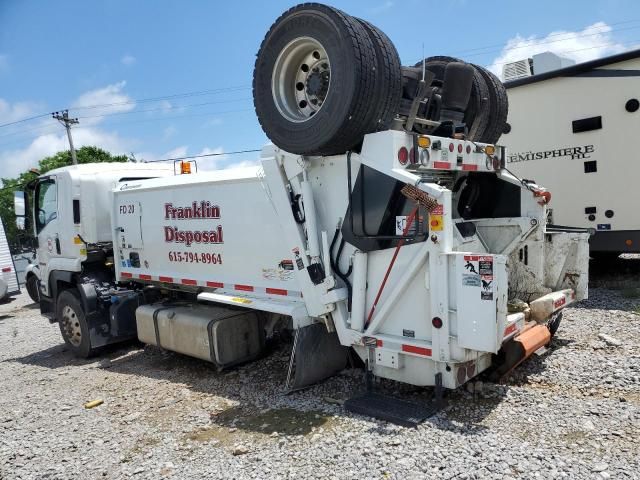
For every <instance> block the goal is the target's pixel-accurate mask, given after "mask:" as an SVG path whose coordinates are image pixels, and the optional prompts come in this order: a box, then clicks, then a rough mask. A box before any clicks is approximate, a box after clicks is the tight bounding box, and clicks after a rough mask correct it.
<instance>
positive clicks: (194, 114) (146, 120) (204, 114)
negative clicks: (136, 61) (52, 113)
mask: <svg viewBox="0 0 640 480" xmlns="http://www.w3.org/2000/svg"><path fill="white" fill-rule="evenodd" d="M253 111H254V110H253V108H243V109H235V110H224V111H221V112H201V113H192V114H188V115H172V116H163V117H156V118H143V119H138V120H132V121H129V122H113V123H109V122H107V123H100V124H98V125H86V126H80V127H76V128H75V130H86V129H89V128H95V127H113V126H122V125H132V124H137V123H145V122H158V121H167V120H175V119H182V118H193V117H208V116H210V117H216V116H218V115H226V114H230V113H246V112H253ZM81 118H82V117H81ZM51 128H52V127H51V125H41V126H39V127H36V128H33V129H31V130H25V131H21V132H12V133H10V134H7V135H4V136H7V137H8V136H12V135H17V134H20V133H26V132H28V131H36V130H42V129H49V130H45V131H42V132H38V133H37V134H36V136H35V137H34V136H33V135H29V134H27V135H26V136H25V137H22V138H18V139H15V140H11V141H8V142H4V143H0V147H4V146H6V145H12V144H14V143H20V142H24V141H28V140H29V139H30V138H37V137H38V136H41V135H48V134H50V133H55V131H56V130H55V127H53V129H51ZM0 137H2V136H0Z"/></svg>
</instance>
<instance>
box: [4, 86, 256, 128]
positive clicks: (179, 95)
mask: <svg viewBox="0 0 640 480" xmlns="http://www.w3.org/2000/svg"><path fill="white" fill-rule="evenodd" d="M250 88H251V87H250V86H246V85H236V86H231V87H225V88H217V89H209V90H197V91H193V92H185V93H174V94H170V95H164V96H159V97H148V98H141V99H133V100H128V101H126V102H113V103H104V104H95V105H83V106H78V107H71V108H69V109H70V110H81V109H82V110H84V109H93V108H105V107H113V106H120V105H131V104H135V103H147V102H159V101H161V100H170V99H174V98H187V97H193V96H199V95H216V94H219V93H226V92H231V91H238V90H248V89H250ZM69 109H67V110H69ZM60 110H64V109H60ZM49 115H50V113H42V114H40V115H34V116H32V117H27V118H22V119H20V120H16V121H13V122H8V123H4V124H0V128H1V127H7V126H9V125H15V124H16V123H22V122H27V121H30V120H35V119H37V118H41V117H48V116H49Z"/></svg>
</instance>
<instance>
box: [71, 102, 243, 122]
mask: <svg viewBox="0 0 640 480" xmlns="http://www.w3.org/2000/svg"><path fill="white" fill-rule="evenodd" d="M246 100H251V99H250V98H234V99H231V100H218V101H214V102H202V103H191V104H187V105H171V106H169V107H160V108H149V109H147V110H129V111H128V112H112V113H105V114H102V115H86V116H84V117H78V118H79V119H81V120H82V119H83V118H102V117H111V116H113V115H131V114H133V113H147V112H159V111H163V112H164V111H166V110H179V109H181V108H189V107H202V106H204V105H214V104H220V103H233V102H244V101H246Z"/></svg>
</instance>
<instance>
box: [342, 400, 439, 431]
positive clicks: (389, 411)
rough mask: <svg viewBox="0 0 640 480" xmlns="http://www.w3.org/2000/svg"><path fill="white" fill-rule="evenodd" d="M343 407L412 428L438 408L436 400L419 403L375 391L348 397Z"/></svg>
mask: <svg viewBox="0 0 640 480" xmlns="http://www.w3.org/2000/svg"><path fill="white" fill-rule="evenodd" d="M344 407H345V408H346V409H347V411H349V412H352V413H358V414H360V415H366V416H368V417H373V418H377V419H379V420H385V421H387V422H391V423H394V424H396V425H402V426H404V427H413V428H415V427H417V426H418V425H419V424H420V423H422V422H424V421H425V420H426V419H427V418H429V417H430V416H432V415H434V414H436V413H437V412H438V411H439V410H440V407H439V406H438V405H437V404H436V402H432V403H428V404H420V403H415V402H410V401H407V400H401V399H399V398H395V397H390V396H388V395H382V394H380V393H375V392H370V393H365V394H364V395H361V396H358V397H353V398H350V399H349V400H347V401H346V402H344Z"/></svg>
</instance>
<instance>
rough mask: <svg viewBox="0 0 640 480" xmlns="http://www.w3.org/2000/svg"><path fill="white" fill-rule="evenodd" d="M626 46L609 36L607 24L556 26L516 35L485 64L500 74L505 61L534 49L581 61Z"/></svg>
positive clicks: (616, 50)
mask: <svg viewBox="0 0 640 480" xmlns="http://www.w3.org/2000/svg"><path fill="white" fill-rule="evenodd" d="M627 49H628V47H625V46H624V45H623V44H621V43H619V42H616V41H615V40H614V39H613V35H612V34H611V27H610V26H609V25H607V24H606V23H604V22H597V23H594V24H593V25H590V26H588V27H586V28H585V29H584V30H581V31H577V32H571V31H563V30H560V31H556V32H551V33H549V34H548V35H547V36H545V37H538V36H536V35H532V36H529V37H522V36H520V35H516V36H515V37H514V38H512V39H510V40H509V41H507V44H506V45H505V46H504V48H503V49H502V52H501V53H500V55H498V57H496V58H495V59H494V61H493V63H492V64H491V65H489V66H488V68H489V69H490V70H491V71H493V72H494V73H495V74H497V75H499V76H501V75H502V66H503V65H504V64H505V63H510V62H514V61H517V60H523V59H525V58H531V56H532V55H535V54H537V53H543V52H553V53H556V54H558V55H561V56H563V57H568V58H571V59H573V60H575V61H576V62H578V63H581V62H586V61H588V60H593V59H595V58H600V57H604V56H607V55H613V54H615V53H620V52H622V51H624V50H627Z"/></svg>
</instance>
